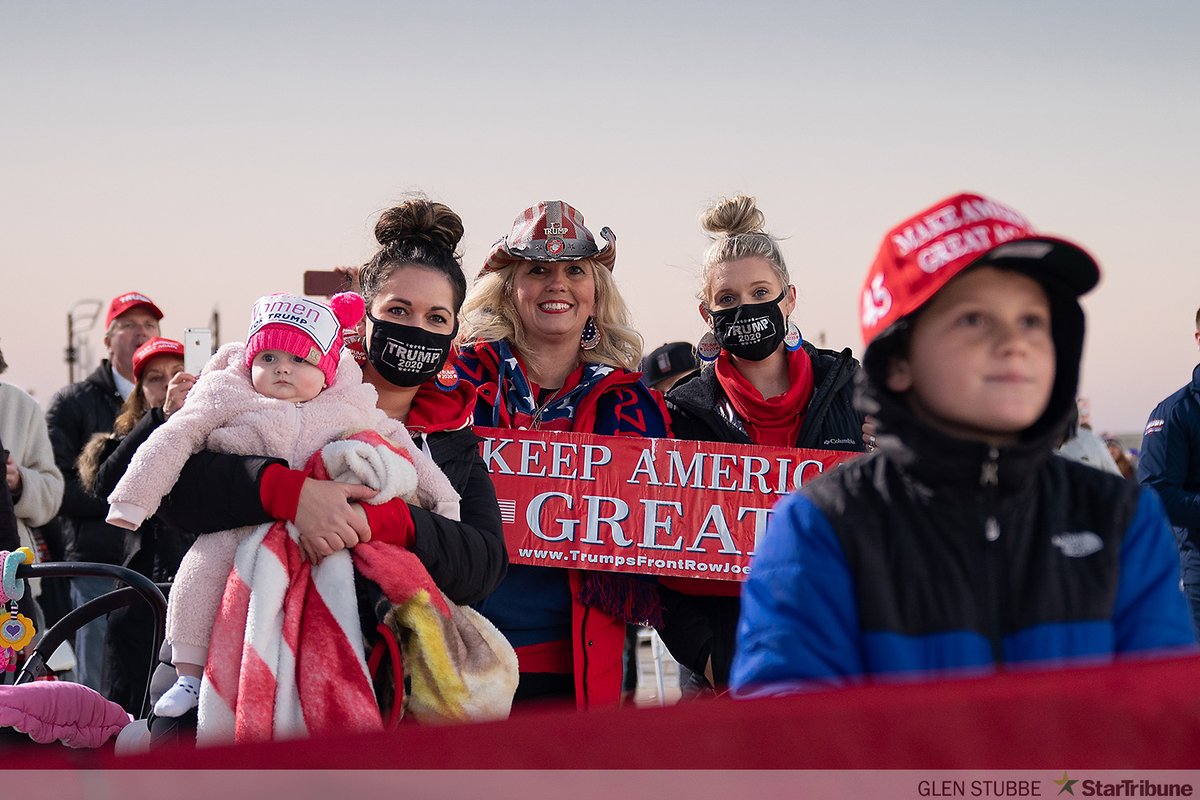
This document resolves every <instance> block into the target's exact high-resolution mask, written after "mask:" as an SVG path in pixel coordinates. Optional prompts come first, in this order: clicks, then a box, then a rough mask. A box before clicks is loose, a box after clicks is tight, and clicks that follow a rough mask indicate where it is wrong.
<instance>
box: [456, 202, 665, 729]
mask: <svg viewBox="0 0 1200 800" xmlns="http://www.w3.org/2000/svg"><path fill="white" fill-rule="evenodd" d="M600 237H601V238H602V239H603V240H604V246H602V247H601V246H599V245H598V244H597V241H596V238H595V237H594V236H593V235H592V232H591V231H590V230H588V229H587V227H586V226H585V225H584V221H583V215H582V214H580V213H579V212H578V211H577V210H575V209H574V208H572V207H571V206H569V205H568V204H566V203H564V202H562V201H560V200H551V201H544V202H540V203H538V204H537V205H535V206H532V207H530V208H527V209H525V211H523V212H522V213H521V214H520V215H519V216H518V217H517V219H516V221H515V222H514V223H513V227H512V230H511V231H510V232H509V233H508V235H507V236H505V237H504V238H502V239H501V240H500V241H498V242H497V243H496V244H495V245H494V246H493V247H492V250H491V252H490V253H488V256H487V258H486V260H485V261H484V264H483V269H481V270H480V272H479V275H478V277H477V279H476V283H475V285H474V287H473V289H472V291H471V294H470V296H469V297H468V298H467V301H466V303H465V304H464V306H463V341H464V342H466V344H465V345H464V346H463V348H462V351H461V353H460V355H459V359H458V363H457V367H458V371H459V374H460V375H461V376H462V377H463V378H464V379H466V380H468V381H470V382H471V383H473V384H475V386H476V387H477V389H478V391H479V401H478V404H477V406H476V410H475V422H476V424H479V425H489V426H493V427H498V428H529V429H541V430H551V431H576V432H584V433H597V434H606V435H621V436H648V437H662V436H666V435H667V434H668V424H667V415H666V410H665V408H664V406H663V403H662V397H661V395H659V394H658V393H657V392H653V391H651V390H649V389H647V388H646V387H645V386H644V385H643V384H641V383H640V382H639V381H638V375H639V374H638V373H637V372H634V371H633V370H634V369H635V368H636V365H637V363H638V359H639V357H640V356H641V352H642V338H641V336H639V335H638V333H637V332H636V331H634V330H633V329H632V328H631V327H630V325H629V310H628V308H627V307H626V305H625V301H624V300H622V299H621V295H620V293H619V292H618V291H617V287H616V284H615V282H614V281H613V277H612V270H613V266H614V264H615V263H616V237H615V236H614V235H613V233H612V231H610V230H609V229H608V228H602V229H601V231H600ZM479 609H480V611H482V612H483V614H484V615H485V616H487V617H488V618H489V619H491V620H492V622H494V623H495V624H496V626H497V627H498V628H500V630H501V631H503V632H504V634H505V636H507V637H508V639H509V641H510V642H511V643H512V644H513V646H514V647H515V648H516V650H517V655H518V658H519V661H520V665H521V682H520V685H519V686H518V688H517V695H516V701H517V702H518V703H520V702H522V701H529V700H532V699H539V698H541V699H549V698H571V697H573V698H574V699H575V702H576V706H577V707H578V708H580V709H587V708H593V707H597V706H600V705H606V704H611V705H615V704H616V703H617V702H618V701H619V698H620V691H621V651H622V647H623V644H624V637H625V623H626V622H634V623H644V622H647V621H650V620H654V619H656V618H657V617H658V612H657V597H656V593H655V591H654V586H653V583H652V582H650V581H646V580H639V579H637V578H633V577H629V576H625V575H617V574H614V573H606V572H597V571H590V572H588V571H581V570H568V569H555V568H548V567H534V566H525V565H513V566H510V567H509V571H508V575H507V577H506V578H505V579H504V581H502V582H501V584H500V586H499V588H497V589H496V591H495V592H493V593H492V594H491V595H490V596H489V597H488V598H487V599H486V600H485V601H484V602H483V603H482V604H481V605H480V606H479Z"/></svg>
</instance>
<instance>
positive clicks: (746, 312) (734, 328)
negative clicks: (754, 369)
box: [709, 289, 787, 361]
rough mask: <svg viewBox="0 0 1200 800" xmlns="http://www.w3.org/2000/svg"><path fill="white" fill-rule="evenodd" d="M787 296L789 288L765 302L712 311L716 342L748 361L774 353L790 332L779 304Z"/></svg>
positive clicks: (730, 352) (761, 358)
mask: <svg viewBox="0 0 1200 800" xmlns="http://www.w3.org/2000/svg"><path fill="white" fill-rule="evenodd" d="M784 297H787V289H784V290H783V291H782V292H780V294H779V297H776V298H775V299H774V300H768V301H767V302H765V303H743V304H742V305H740V306H736V307H734V308H726V309H722V310H720V311H710V312H709V313H710V314H711V315H712V323H713V336H714V337H716V340H717V344H719V345H720V346H721V349H722V350H725V351H727V352H728V353H729V354H730V355H734V356H737V357H738V358H744V359H746V360H747V361H762V360H763V359H764V358H766V357H767V356H769V355H771V353H774V352H775V350H776V348H778V347H779V344H780V342H782V341H783V337H784V336H786V335H787V325H786V323H785V322H784V320H783V309H781V308H780V307H779V304H780V302H782V301H783V298H784Z"/></svg>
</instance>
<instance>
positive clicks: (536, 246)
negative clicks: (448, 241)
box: [475, 200, 617, 278]
mask: <svg viewBox="0 0 1200 800" xmlns="http://www.w3.org/2000/svg"><path fill="white" fill-rule="evenodd" d="M600 238H602V239H604V241H605V243H606V244H605V247H603V248H601V247H599V246H597V244H596V237H595V236H592V232H591V231H589V230H588V229H587V227H586V226H585V225H584V224H583V214H580V213H579V211H577V210H576V209H574V208H572V207H571V206H569V205H567V204H566V203H564V202H563V201H562V200H543V201H542V202H540V203H538V204H537V205H536V206H530V207H529V208H527V209H525V210H524V211H522V212H521V214H520V216H518V217H517V218H516V219H515V220H513V226H512V230H511V231H509V233H508V235H507V236H505V237H504V238H503V239H501V240H500V241H498V242H496V243H495V244H494V245H492V250H491V252H489V253H488V255H487V258H485V259H484V260H483V268H482V269H481V270H479V274H478V275H476V276H475V277H477V278H481V277H483V276H484V275H485V274H486V273H488V272H495V271H496V270H499V269H504V268H505V267H509V266H512V265H513V264H519V263H521V262H522V261H580V260H582V259H585V258H594V259H596V261H597V262H599V263H600V264H601V265H603V266H605V267H607V268H608V271H609V272H612V269H613V266H614V265H615V264H616V262H617V235H616V234H615V233H613V232H612V231H611V230H609V229H608V228H601V229H600Z"/></svg>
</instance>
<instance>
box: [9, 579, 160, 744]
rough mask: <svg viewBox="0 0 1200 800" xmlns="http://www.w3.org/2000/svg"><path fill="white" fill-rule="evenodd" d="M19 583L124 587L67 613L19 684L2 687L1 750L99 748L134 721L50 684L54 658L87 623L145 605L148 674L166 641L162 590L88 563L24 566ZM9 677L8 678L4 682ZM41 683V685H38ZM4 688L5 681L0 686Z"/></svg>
mask: <svg viewBox="0 0 1200 800" xmlns="http://www.w3.org/2000/svg"><path fill="white" fill-rule="evenodd" d="M16 575H17V579H18V580H26V579H30V578H58V579H61V578H68V577H98V578H111V579H113V580H114V581H116V582H117V583H119V584H124V586H122V587H121V588H117V589H115V590H114V591H111V592H109V593H107V594H104V595H101V596H100V597H97V598H96V599H94V600H92V601H90V602H88V603H85V604H84V605H82V606H79V607H78V608H75V609H73V610H72V611H70V612H68V613H67V614H66V615H65V616H63V618H62V619H60V620H59V621H58V622H56V623H55V624H54V625H52V626H50V628H49V629H48V630H46V631H45V632H44V633H43V634H42V638H41V640H40V641H39V642H38V644H37V646H36V647H35V648H34V649H33V650H32V652H29V653H28V654H27V655H26V656H25V657H24V659H23V662H22V663H21V664H20V669H19V671H18V672H17V673H16V677H15V680H13V681H12V683H11V684H6V685H0V746H3V745H8V744H13V743H17V742H20V743H26V744H28V743H29V741H30V740H32V741H34V742H37V743H40V744H49V743H52V742H61V743H63V744H65V745H67V746H68V747H75V748H96V747H101V746H104V745H105V744H106V743H107V742H108V740H109V739H110V738H111V737H112V736H114V735H115V734H116V733H118V732H119V731H120V730H121V729H122V728H124V727H125V726H126V725H128V724H130V722H131V721H132V720H131V718H130V715H129V714H127V713H126V712H125V710H124V709H123V708H121V706H119V705H117V704H116V703H113V702H112V701H110V700H108V699H106V698H104V697H103V695H101V694H100V693H98V692H96V691H94V690H92V689H90V688H88V687H86V686H82V685H79V684H74V683H67V682H64V681H56V680H47V679H48V678H50V677H52V675H51V670H50V668H49V666H48V662H49V660H50V656H51V655H52V654H53V653H54V651H55V650H57V649H58V647H59V645H61V644H62V643H63V642H64V641H67V640H68V639H69V638H71V637H73V636H74V635H75V632H76V631H77V630H79V629H80V628H82V627H83V626H84V625H86V624H87V623H89V622H91V621H92V620H94V619H98V618H99V617H101V616H104V615H107V614H108V613H110V612H112V611H115V610H117V609H120V608H124V607H127V606H131V605H133V604H135V603H146V604H147V605H148V606H149V608H150V610H151V612H152V616H153V624H154V631H153V636H152V637H151V641H152V645H153V646H152V647H151V648H150V650H149V652H148V653H147V654H146V658H147V660H148V662H149V666H150V669H149V673H148V674H151V675H152V674H153V673H154V669H155V666H156V665H157V663H158V653H159V648H160V647H161V645H162V641H163V631H164V624H165V620H166V610H167V601H166V598H165V597H164V595H163V592H162V590H161V589H160V588H159V587H158V586H157V585H156V584H154V583H153V582H152V581H151V580H150V579H149V578H147V577H145V576H144V575H142V574H140V573H138V572H134V571H133V570H131V569H127V568H125V567H119V566H115V565H112V564H97V563H88V562H52V563H42V564H25V565H21V566H19V567H18V568H17V572H16ZM2 677H7V676H2ZM39 679H41V680H39ZM0 682H3V681H0ZM141 692H142V702H141V708H140V715H139V716H140V717H141V718H145V717H146V716H147V715H148V713H149V710H150V684H149V681H147V683H146V686H145V687H144V688H143V689H141Z"/></svg>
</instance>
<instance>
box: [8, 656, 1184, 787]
mask: <svg viewBox="0 0 1200 800" xmlns="http://www.w3.org/2000/svg"><path fill="white" fill-rule="evenodd" d="M40 756H44V757H39V755H31V760H30V761H28V762H26V763H27V764H28V765H29V766H36V765H37V762H43V763H42V765H43V766H58V767H71V766H73V767H84V766H88V767H100V768H119V769H143V770H144V769H206V768H221V769H332V770H376V769H571V770H589V769H603V770H608V769H663V770H678V769H686V770H695V769H705V770H727V769H741V770H755V769H875V770H880V769H885V770H902V769H908V770H911V769H923V770H951V769H957V770H1004V769H1029V768H1032V767H1037V768H1047V769H1058V770H1062V769H1064V767H1068V766H1069V768H1071V769H1109V770H1113V769H1143V770H1145V769H1157V770H1173V769H1193V768H1197V767H1200V657H1192V658H1186V659H1170V660H1161V661H1154V660H1152V661H1138V662H1129V663H1125V664H1121V665H1117V666H1110V667H1098V668H1090V669H1071V670H1060V671H1054V672H1031V673H1009V674H1005V675H999V676H996V677H991V678H982V679H976V680H960V681H946V682H939V683H928V684H913V685H903V686H899V685H888V686H884V685H876V686H868V687H861V688H853V689H844V690H837V691H827V692H819V693H813V694H807V695H800V696H795V697H788V698H777V699H770V700H757V701H734V700H716V701H708V702H693V703H685V704H682V705H678V706H675V707H672V708H665V709H636V710H631V709H626V710H611V711H599V712H591V713H588V714H577V713H575V712H572V711H544V712H533V713H527V714H524V715H519V716H517V717H515V718H513V719H511V720H508V721H506V722H500V723H486V724H478V725H460V726H447V727H424V726H419V725H416V724H411V725H408V724H403V723H402V724H401V727H400V730H398V731H397V732H394V733H388V734H373V735H360V736H344V737H332V738H324V739H320V740H317V739H310V740H303V741H292V742H274V743H270V744H263V745H248V746H240V747H227V748H213V749H202V750H182V749H171V750H159V751H156V752H154V753H150V754H146V755H143V756H137V757H129V758H117V757H114V756H112V755H108V754H106V755H92V756H91V757H90V758H89V757H88V755H85V754H82V753H78V752H76V753H73V754H72V756H73V758H71V759H70V760H69V761H67V760H66V759H63V757H62V755H61V754H51V753H49V752H47V751H42V754H40Z"/></svg>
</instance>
